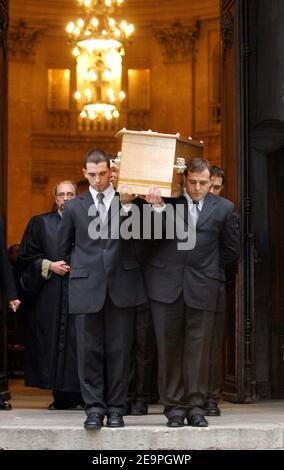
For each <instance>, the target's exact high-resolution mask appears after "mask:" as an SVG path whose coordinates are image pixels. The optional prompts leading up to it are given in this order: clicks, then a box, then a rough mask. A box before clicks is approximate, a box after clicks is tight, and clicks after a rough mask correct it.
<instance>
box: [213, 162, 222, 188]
mask: <svg viewBox="0 0 284 470" xmlns="http://www.w3.org/2000/svg"><path fill="white" fill-rule="evenodd" d="M211 176H218V178H222V186H223V185H224V183H225V173H224V170H222V168H220V167H219V166H215V165H213V166H212V173H211Z"/></svg>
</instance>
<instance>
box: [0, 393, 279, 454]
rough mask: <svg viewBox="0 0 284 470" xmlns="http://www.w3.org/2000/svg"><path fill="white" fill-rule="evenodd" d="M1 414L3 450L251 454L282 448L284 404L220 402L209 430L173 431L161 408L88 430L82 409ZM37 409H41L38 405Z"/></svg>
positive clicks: (158, 406) (210, 421)
mask: <svg viewBox="0 0 284 470" xmlns="http://www.w3.org/2000/svg"><path fill="white" fill-rule="evenodd" d="M28 406H29V403H26V405H25V408H15V405H14V408H13V410H11V411H0V449H7V450H8V449H12V450H17V449H18V450H43V449H50V450H95V449H100V450H122V449H123V450H128V449H130V450H151V449H165V450H166V449H171V450H174V449H176V450H179V449H183V450H187V449H188V450H211V449H220V450H241V449H243V450H252V449H284V407H283V401H281V400H278V401H276V400H274V401H265V402H259V403H256V404H250V405H248V404H245V405H240V404H237V405H235V404H229V403H222V405H221V411H222V414H221V416H220V417H216V418H210V417H209V418H208V421H209V427H208V428H193V427H191V426H185V427H184V428H178V429H170V428H168V427H167V426H166V419H165V417H164V416H163V414H162V407H161V405H151V406H150V408H149V415H148V416H138V417H137V416H127V417H125V427H124V428H119V429H110V428H102V429H101V430H99V431H86V430H85V429H84V428H83V422H84V419H85V414H84V412H82V411H48V410H46V409H42V408H38V407H37V408H32V407H31V408H28ZM34 406H39V403H37V404H36V405H34Z"/></svg>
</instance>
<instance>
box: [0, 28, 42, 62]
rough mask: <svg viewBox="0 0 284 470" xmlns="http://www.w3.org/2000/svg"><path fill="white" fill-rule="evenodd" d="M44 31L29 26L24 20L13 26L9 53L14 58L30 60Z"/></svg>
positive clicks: (9, 36) (9, 40)
mask: <svg viewBox="0 0 284 470" xmlns="http://www.w3.org/2000/svg"><path fill="white" fill-rule="evenodd" d="M41 34H42V30H40V29H35V28H34V27H31V26H28V25H27V23H26V22H25V21H24V20H20V21H19V22H18V23H17V24H16V25H12V28H11V30H10V31H9V34H8V47H9V53H10V54H11V55H12V56H13V57H14V58H21V59H30V58H31V56H33V55H34V47H35V44H36V43H37V42H38V40H39V38H40V35H41Z"/></svg>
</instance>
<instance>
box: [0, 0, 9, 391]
mask: <svg viewBox="0 0 284 470" xmlns="http://www.w3.org/2000/svg"><path fill="white" fill-rule="evenodd" d="M7 28H8V0H0V214H1V215H3V216H4V218H5V216H6V171H7ZM0 295H1V293H0ZM0 301H1V299H0ZM6 359H7V327H6V311H5V308H3V302H2V303H0V398H1V399H4V400H6V399H8V398H9V392H8V381H7V373H6V365H7V360H6Z"/></svg>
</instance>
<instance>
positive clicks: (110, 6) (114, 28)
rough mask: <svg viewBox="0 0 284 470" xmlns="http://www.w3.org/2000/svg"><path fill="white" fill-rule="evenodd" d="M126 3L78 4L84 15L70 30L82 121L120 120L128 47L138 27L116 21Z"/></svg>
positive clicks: (96, 0) (83, 0) (86, 0)
mask: <svg viewBox="0 0 284 470" xmlns="http://www.w3.org/2000/svg"><path fill="white" fill-rule="evenodd" d="M123 1H124V0H77V2H78V3H79V5H80V6H81V8H82V15H81V16H80V18H78V19H77V20H75V21H71V22H70V23H69V24H68V25H67V28H66V31H67V33H68V35H69V40H70V43H71V45H72V47H73V50H72V54H73V55H74V56H75V57H76V62H77V90H76V93H75V99H76V101H77V104H78V108H79V109H80V110H81V113H80V116H81V117H82V118H89V119H91V120H93V119H108V120H111V119H113V118H118V117H119V111H118V108H119V105H120V103H121V101H123V100H124V98H125V93H124V91H122V90H121V71H122V57H123V56H124V47H125V46H126V45H127V44H128V42H129V39H130V37H131V35H132V33H133V31H134V26H133V25H132V24H128V23H127V22H126V21H125V20H118V19H117V18H116V11H117V9H118V8H119V7H120V6H121V5H122V3H123Z"/></svg>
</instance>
